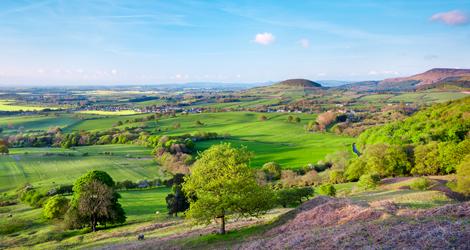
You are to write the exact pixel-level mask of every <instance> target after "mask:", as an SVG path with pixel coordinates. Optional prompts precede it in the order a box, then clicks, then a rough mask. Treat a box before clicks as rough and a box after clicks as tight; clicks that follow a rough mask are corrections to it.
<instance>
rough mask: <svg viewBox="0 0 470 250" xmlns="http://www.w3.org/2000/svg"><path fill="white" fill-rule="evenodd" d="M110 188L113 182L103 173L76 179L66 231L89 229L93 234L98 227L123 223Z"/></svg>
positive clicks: (115, 198)
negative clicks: (86, 227)
mask: <svg viewBox="0 0 470 250" xmlns="http://www.w3.org/2000/svg"><path fill="white" fill-rule="evenodd" d="M114 187H115V184H114V181H113V179H112V178H111V176H109V175H108V174H107V173H106V172H104V171H98V170H93V171H90V172H88V173H86V174H85V175H83V176H82V177H80V178H78V179H77V180H76V181H75V183H74V186H73V191H74V195H73V197H72V200H71V202H70V208H69V210H68V211H67V214H66V217H65V219H66V224H67V225H68V226H69V227H70V228H81V227H84V226H86V225H89V226H90V227H91V228H92V230H93V231H96V226H97V225H98V224H101V225H106V224H107V223H111V224H113V223H123V222H124V221H125V220H126V216H125V213H124V210H123V209H122V207H121V204H119V203H118V199H119V198H120V195H119V193H117V192H116V191H115V188H114Z"/></svg>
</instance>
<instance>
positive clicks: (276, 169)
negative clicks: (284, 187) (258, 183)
mask: <svg viewBox="0 0 470 250" xmlns="http://www.w3.org/2000/svg"><path fill="white" fill-rule="evenodd" d="M261 170H263V172H264V173H265V175H266V179H267V180H268V181H273V180H279V178H281V166H280V165H279V164H277V163H275V162H268V163H266V164H264V165H263V168H261Z"/></svg>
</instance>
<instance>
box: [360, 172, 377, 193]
mask: <svg viewBox="0 0 470 250" xmlns="http://www.w3.org/2000/svg"><path fill="white" fill-rule="evenodd" d="M379 181H380V176H379V175H377V174H365V175H362V176H361V177H360V178H359V181H358V182H357V186H358V187H360V188H362V189H365V190H367V189H372V188H375V187H377V184H378V183H379Z"/></svg>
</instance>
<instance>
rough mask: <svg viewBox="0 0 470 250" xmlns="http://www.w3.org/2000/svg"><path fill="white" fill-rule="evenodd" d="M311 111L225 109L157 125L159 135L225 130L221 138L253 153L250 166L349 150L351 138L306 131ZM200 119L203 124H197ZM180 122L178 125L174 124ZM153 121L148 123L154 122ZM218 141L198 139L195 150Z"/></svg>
mask: <svg viewBox="0 0 470 250" xmlns="http://www.w3.org/2000/svg"><path fill="white" fill-rule="evenodd" d="M261 115H265V116H267V117H268V120H267V121H260V120H259V117H260V116H261ZM289 115H292V116H298V117H300V118H301V122H300V123H289V122H287V117H288V116H289ZM315 118H316V116H315V115H311V114H285V113H254V112H225V113H202V114H191V115H187V116H178V117H176V118H165V119H162V120H160V121H159V122H158V126H159V127H160V128H162V129H163V130H167V131H165V132H161V134H169V135H180V134H185V133H194V132H196V131H206V132H217V133H219V134H224V133H228V134H230V135H231V137H230V139H228V140H224V141H227V142H230V143H232V144H234V145H237V146H239V145H244V146H246V147H247V148H248V150H250V151H253V152H254V154H255V155H254V158H253V160H252V166H253V167H260V166H262V165H263V164H264V163H266V162H269V161H276V162H278V163H279V164H281V166H282V167H284V168H298V167H303V166H305V165H307V164H308V163H316V162H317V161H319V160H322V159H323V158H324V157H325V155H327V154H329V153H333V152H336V151H338V150H350V145H351V143H352V142H353V141H354V138H351V137H346V136H338V135H335V134H332V133H310V132H306V131H305V129H304V126H305V124H306V123H308V121H310V120H314V119H315ZM197 120H199V121H201V122H202V123H204V125H203V126H200V125H197V124H196V121H197ZM176 123H179V124H180V125H181V127H180V128H178V129H174V128H173V125H174V124H176ZM153 124H154V123H153V122H150V123H148V125H149V126H150V125H153ZM220 142H221V140H211V141H204V142H198V143H197V144H196V145H197V149H198V150H199V151H202V150H205V149H206V148H208V147H209V146H210V145H213V144H215V143H220Z"/></svg>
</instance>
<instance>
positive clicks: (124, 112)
mask: <svg viewBox="0 0 470 250" xmlns="http://www.w3.org/2000/svg"><path fill="white" fill-rule="evenodd" d="M77 113H79V114H91V115H135V114H138V113H137V112H135V111H134V110H120V111H103V110H84V111H79V112H77Z"/></svg>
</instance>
